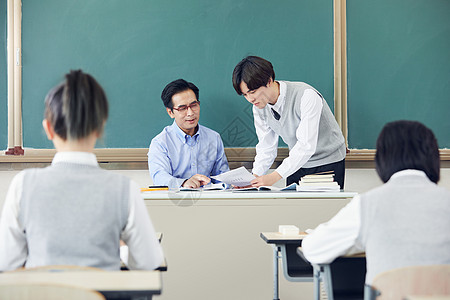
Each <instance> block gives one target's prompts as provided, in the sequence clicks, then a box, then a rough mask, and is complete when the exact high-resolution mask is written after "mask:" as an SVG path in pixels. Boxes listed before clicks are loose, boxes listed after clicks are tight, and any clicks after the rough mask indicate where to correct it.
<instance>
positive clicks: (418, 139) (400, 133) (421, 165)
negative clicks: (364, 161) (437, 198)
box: [375, 121, 440, 183]
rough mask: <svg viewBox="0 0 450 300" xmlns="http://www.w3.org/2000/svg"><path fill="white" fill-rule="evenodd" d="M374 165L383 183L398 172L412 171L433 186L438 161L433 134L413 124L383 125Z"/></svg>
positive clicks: (402, 122) (437, 179)
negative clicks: (417, 171)
mask: <svg viewBox="0 0 450 300" xmlns="http://www.w3.org/2000/svg"><path fill="white" fill-rule="evenodd" d="M375 166H376V170H377V173H378V175H379V176H380V178H381V180H382V181H383V182H387V181H388V180H389V178H391V176H392V175H393V174H394V173H396V172H398V171H401V170H407V169H414V170H420V171H423V172H425V174H426V175H427V176H428V178H429V179H430V180H431V181H432V182H434V183H437V182H438V181H439V168H440V160H439V148H438V144H437V141H436V138H435V136H434V134H433V132H432V131H431V130H430V129H429V128H427V127H426V126H425V125H423V124H422V123H419V122H416V121H395V122H390V123H387V124H386V125H385V126H384V127H383V129H382V130H381V133H380V135H379V136H378V139H377V152H376V155H375Z"/></svg>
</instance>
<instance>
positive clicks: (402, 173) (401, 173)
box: [390, 169, 427, 179]
mask: <svg viewBox="0 0 450 300" xmlns="http://www.w3.org/2000/svg"><path fill="white" fill-rule="evenodd" d="M410 175H415V176H423V177H427V175H426V174H425V172H423V171H420V170H414V169H408V170H402V171H398V172H396V173H394V174H392V176H391V178H390V179H393V178H398V177H402V176H410Z"/></svg>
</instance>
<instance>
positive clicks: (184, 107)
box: [172, 100, 200, 113]
mask: <svg viewBox="0 0 450 300" xmlns="http://www.w3.org/2000/svg"><path fill="white" fill-rule="evenodd" d="M189 108H190V109H192V111H195V112H196V111H198V110H199V108H200V101H199V100H197V101H194V102H192V103H191V104H189V105H179V106H178V107H174V108H172V109H175V110H176V111H178V112H180V113H185V112H187V110H188V109H189Z"/></svg>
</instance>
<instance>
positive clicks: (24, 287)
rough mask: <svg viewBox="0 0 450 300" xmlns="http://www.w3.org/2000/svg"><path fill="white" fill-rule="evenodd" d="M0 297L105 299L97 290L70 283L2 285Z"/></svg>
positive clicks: (20, 299) (17, 298) (21, 299)
mask: <svg viewBox="0 0 450 300" xmlns="http://www.w3.org/2000/svg"><path fill="white" fill-rule="evenodd" d="M0 299H14V300H80V299H83V300H105V299H106V298H105V297H104V296H103V295H102V294H100V293H99V292H97V291H93V290H89V289H85V288H80V287H74V286H70V285H60V284H58V285H53V284H8V285H0Z"/></svg>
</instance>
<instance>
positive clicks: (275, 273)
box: [272, 245, 280, 300]
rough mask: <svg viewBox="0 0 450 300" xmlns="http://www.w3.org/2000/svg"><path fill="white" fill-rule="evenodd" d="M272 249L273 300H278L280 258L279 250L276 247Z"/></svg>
mask: <svg viewBox="0 0 450 300" xmlns="http://www.w3.org/2000/svg"><path fill="white" fill-rule="evenodd" d="M272 247H273V300H280V298H278V261H279V258H280V249H279V248H278V246H277V245H272Z"/></svg>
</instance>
